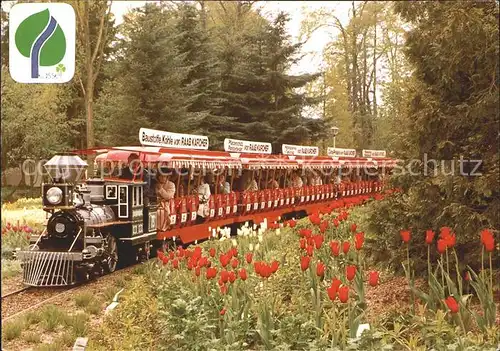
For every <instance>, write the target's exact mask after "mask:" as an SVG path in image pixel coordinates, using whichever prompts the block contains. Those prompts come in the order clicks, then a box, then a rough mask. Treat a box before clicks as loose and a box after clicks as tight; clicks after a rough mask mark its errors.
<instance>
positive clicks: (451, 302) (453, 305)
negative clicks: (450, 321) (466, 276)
mask: <svg viewBox="0 0 500 351" xmlns="http://www.w3.org/2000/svg"><path fill="white" fill-rule="evenodd" d="M444 302H445V303H446V306H448V308H449V309H450V312H451V313H457V312H458V309H459V305H458V302H457V300H455V298H454V297H453V296H448V297H447V298H446V299H445V300H444Z"/></svg>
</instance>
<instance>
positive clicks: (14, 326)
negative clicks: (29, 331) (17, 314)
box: [2, 319, 25, 341]
mask: <svg viewBox="0 0 500 351" xmlns="http://www.w3.org/2000/svg"><path fill="white" fill-rule="evenodd" d="M24 328H25V324H24V320H23V319H16V320H13V321H8V322H5V323H3V324H2V339H3V340H4V341H10V340H13V339H16V338H18V337H20V336H21V333H22V331H23V329H24Z"/></svg>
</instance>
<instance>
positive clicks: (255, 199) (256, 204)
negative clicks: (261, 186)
mask: <svg viewBox="0 0 500 351" xmlns="http://www.w3.org/2000/svg"><path fill="white" fill-rule="evenodd" d="M250 199H251V202H252V212H255V211H257V210H258V209H259V192H258V191H254V192H252V193H250Z"/></svg>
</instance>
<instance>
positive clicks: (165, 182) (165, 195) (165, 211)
mask: <svg viewBox="0 0 500 351" xmlns="http://www.w3.org/2000/svg"><path fill="white" fill-rule="evenodd" d="M171 175H172V171H170V170H168V171H162V170H160V171H159V172H158V174H157V177H156V178H157V183H156V196H157V201H158V230H161V231H165V230H167V229H168V226H169V224H170V207H169V201H170V200H171V199H173V198H174V196H175V184H174V183H173V182H171V181H170V176H171Z"/></svg>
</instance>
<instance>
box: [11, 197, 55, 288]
mask: <svg viewBox="0 0 500 351" xmlns="http://www.w3.org/2000/svg"><path fill="white" fill-rule="evenodd" d="M40 205H41V199H20V200H18V201H16V202H14V203H4V204H3V205H2V251H1V259H2V282H3V283H4V284H2V291H4V285H9V284H5V283H6V279H9V278H11V277H14V276H17V275H19V273H21V266H20V264H19V263H18V262H17V261H15V260H12V254H13V252H14V250H15V249H16V248H18V247H19V248H22V247H26V246H27V245H28V243H29V236H30V235H32V234H33V233H37V232H41V230H42V228H43V223H44V221H45V213H44V212H43V211H42V210H41V209H40Z"/></svg>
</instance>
